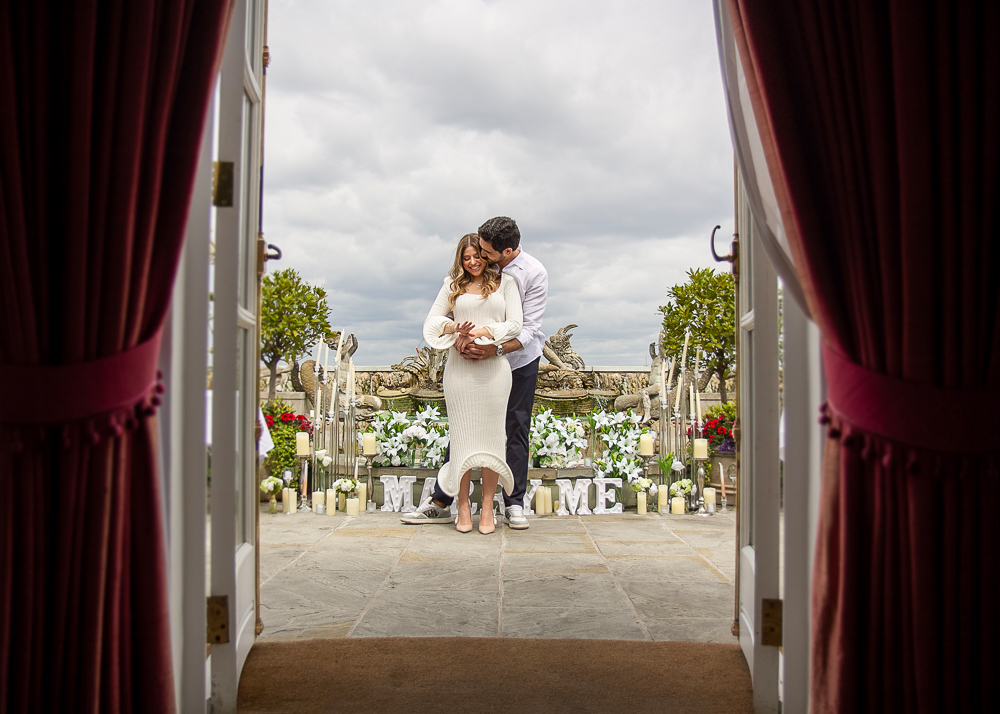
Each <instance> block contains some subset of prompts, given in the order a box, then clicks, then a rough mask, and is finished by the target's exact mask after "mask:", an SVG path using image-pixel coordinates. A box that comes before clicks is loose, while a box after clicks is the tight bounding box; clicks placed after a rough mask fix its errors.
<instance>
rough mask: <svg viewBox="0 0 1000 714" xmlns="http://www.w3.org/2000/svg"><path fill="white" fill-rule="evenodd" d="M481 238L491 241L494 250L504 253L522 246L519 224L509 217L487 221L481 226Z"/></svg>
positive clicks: (498, 217)
mask: <svg viewBox="0 0 1000 714" xmlns="http://www.w3.org/2000/svg"><path fill="white" fill-rule="evenodd" d="M478 233H479V237H480V238H484V239H486V240H487V241H489V244H490V245H491V246H493V250H495V251H497V252H498V253H503V252H504V251H505V250H507V249H508V248H510V249H511V250H514V249H516V248H517V247H518V246H519V245H521V231H519V230H517V224H516V223H515V222H514V219H513V218H507V216H497V217H496V218H491V219H490V220H488V221H486V223H484V224H483V225H481V226H479V231H478Z"/></svg>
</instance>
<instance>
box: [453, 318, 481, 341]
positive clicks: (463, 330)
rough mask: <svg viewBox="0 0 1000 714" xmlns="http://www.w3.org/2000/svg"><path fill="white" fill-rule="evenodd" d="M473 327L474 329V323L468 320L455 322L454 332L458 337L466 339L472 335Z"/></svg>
mask: <svg viewBox="0 0 1000 714" xmlns="http://www.w3.org/2000/svg"><path fill="white" fill-rule="evenodd" d="M475 327H476V323H474V322H469V321H468V320H466V321H465V322H456V323H455V332H457V333H458V334H460V335H464V336H466V337H468V336H469V335H470V334H471V333H472V331H473V330H474V329H475ZM476 337H478V335H476Z"/></svg>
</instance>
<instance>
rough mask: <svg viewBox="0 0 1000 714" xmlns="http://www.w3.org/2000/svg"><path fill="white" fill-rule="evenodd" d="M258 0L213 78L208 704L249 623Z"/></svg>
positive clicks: (248, 5)
mask: <svg viewBox="0 0 1000 714" xmlns="http://www.w3.org/2000/svg"><path fill="white" fill-rule="evenodd" d="M262 80H263V3H262V2H261V1H260V0H239V1H238V2H237V3H236V7H235V10H234V12H233V18H232V24H231V25H230V29H229V37H228V38H227V41H226V49H225V53H224V55H223V60H222V69H221V75H220V82H219V112H218V118H219V119H218V121H219V127H218V137H219V138H218V161H219V162H230V163H231V164H232V167H233V171H232V176H233V190H232V205H231V206H221V205H219V206H217V207H216V214H215V215H216V234H215V235H216V238H215V244H216V253H215V283H214V290H213V292H214V296H215V300H214V303H215V311H214V320H213V323H214V335H213V343H212V349H213V356H212V364H213V369H212V489H211V493H212V496H211V509H212V514H211V522H212V528H211V576H210V582H211V594H212V595H213V596H224V597H226V598H227V600H228V612H229V622H228V631H229V641H228V642H224V643H221V644H213V645H212V651H211V680H212V684H211V700H212V711H213V712H233V711H236V695H237V689H238V686H239V676H240V672H241V671H242V669H243V663H244V662H245V661H246V658H247V655H248V654H249V652H250V647H251V646H252V645H253V642H254V638H255V636H256V634H255V626H256V595H255V590H256V577H257V574H256V559H255V545H254V543H255V535H256V530H255V529H256V515H257V510H258V509H259V495H258V492H257V488H256V481H257V478H256V476H257V469H256V465H257V449H256V441H255V439H254V425H255V424H256V415H257V409H258V388H257V381H258V371H259V370H258V367H257V362H258V360H257V343H258V341H259V339H260V338H259V327H258V321H257V314H256V312H257V280H256V275H257V234H258V228H259V226H258V215H259V206H260V146H261V141H260V137H261V131H262V128H261V112H262V99H263V98H262V91H261V86H262Z"/></svg>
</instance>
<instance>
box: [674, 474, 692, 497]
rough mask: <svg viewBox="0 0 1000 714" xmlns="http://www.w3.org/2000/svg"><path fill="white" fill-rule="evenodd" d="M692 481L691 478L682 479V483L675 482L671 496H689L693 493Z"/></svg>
mask: <svg viewBox="0 0 1000 714" xmlns="http://www.w3.org/2000/svg"><path fill="white" fill-rule="evenodd" d="M691 486H692V481H691V479H689V478H682V479H681V480H680V481H675V482H674V483H672V484H670V495H671V496H687V495H688V494H689V493H691Z"/></svg>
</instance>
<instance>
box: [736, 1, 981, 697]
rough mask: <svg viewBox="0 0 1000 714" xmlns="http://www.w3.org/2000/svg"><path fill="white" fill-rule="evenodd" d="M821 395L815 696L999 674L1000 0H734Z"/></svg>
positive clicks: (920, 689)
mask: <svg viewBox="0 0 1000 714" xmlns="http://www.w3.org/2000/svg"><path fill="white" fill-rule="evenodd" d="M728 6H729V12H730V16H731V19H732V21H733V27H734V33H735V35H736V40H737V47H738V48H739V52H740V56H741V59H742V61H743V64H744V68H745V69H746V74H747V79H748V88H749V90H750V95H751V98H752V100H753V101H754V112H755V114H756V116H757V121H758V123H759V124H760V126H761V129H762V134H763V135H764V145H765V153H766V154H767V158H768V163H769V169H770V172H771V174H772V177H773V178H774V181H775V184H776V186H777V193H778V198H779V201H780V202H781V204H782V209H783V220H784V223H785V228H786V230H787V232H788V234H789V237H790V242H791V245H792V249H793V254H794V255H795V259H796V267H797V270H798V273H799V275H800V278H801V280H802V282H803V286H804V289H805V292H806V295H807V299H808V300H809V303H810V305H809V306H810V310H811V312H812V314H813V316H815V318H816V320H817V322H818V324H819V327H820V330H821V332H822V336H823V340H824V342H825V347H824V349H825V360H824V361H825V370H826V376H827V383H828V389H829V403H828V407H827V411H826V415H825V417H824V420H825V421H826V422H827V423H828V434H829V436H830V437H831V438H830V439H828V440H827V448H826V452H825V455H824V485H823V495H822V502H821V504H822V505H821V524H820V532H819V534H818V538H819V540H818V545H817V561H816V570H815V572H814V575H813V578H814V587H813V655H812V695H811V701H812V711H813V712H814V713H817V714H818V713H822V712H942V711H961V712H971V711H983V710H984V709H983V708H982V707H984V706H986V703H987V702H988V701H991V700H994V699H995V687H996V680H997V676H998V674H1000V646H998V642H1000V619H998V618H997V616H996V613H995V609H996V607H997V605H998V603H1000V579H998V576H997V566H998V561H997V559H998V555H1000V518H997V515H996V513H995V511H996V507H997V495H998V493H1000V491H998V486H1000V474H998V465H1000V432H998V425H997V418H996V405H997V403H998V400H1000V273H998V272H997V261H998V259H1000V240H998V238H1000V236H998V232H1000V231H998V212H1000V181H998V174H1000V129H998V127H1000V83H998V82H997V79H996V78H997V77H1000V42H998V41H997V39H996V37H995V32H996V30H997V28H998V27H1000V4H998V3H988V2H978V3H976V2H954V1H953V0H936V1H928V2H920V3H914V2H907V1H905V0H896V1H889V0H844V1H842V2H829V3H828V2H802V1H801V0H729V1H728Z"/></svg>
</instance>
